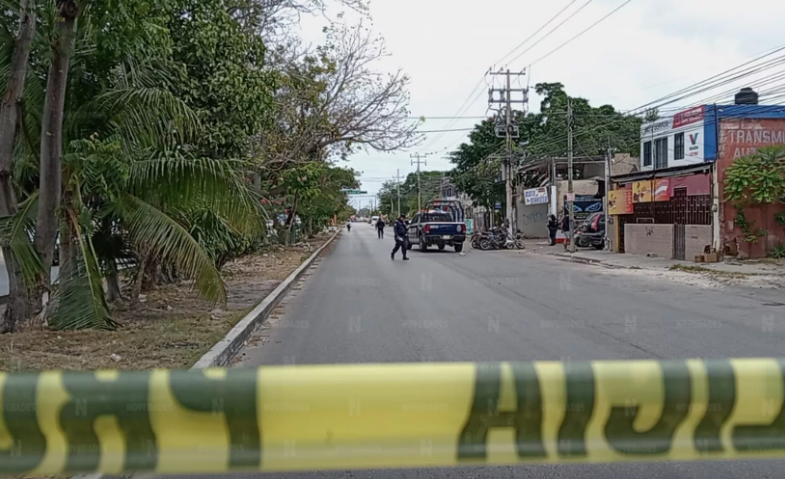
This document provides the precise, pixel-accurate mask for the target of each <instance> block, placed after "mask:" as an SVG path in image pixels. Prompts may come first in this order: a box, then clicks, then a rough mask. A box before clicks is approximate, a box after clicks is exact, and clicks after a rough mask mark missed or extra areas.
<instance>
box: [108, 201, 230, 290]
mask: <svg viewBox="0 0 785 479" xmlns="http://www.w3.org/2000/svg"><path fill="white" fill-rule="evenodd" d="M113 207H114V208H115V209H116V211H115V214H117V216H119V217H120V218H122V220H123V224H124V226H125V228H126V229H127V230H128V232H129V235H130V237H131V239H132V241H133V242H134V244H136V245H137V247H138V249H139V250H142V251H146V252H147V253H148V254H153V255H156V256H158V257H159V258H160V259H161V261H162V262H170V263H173V264H175V265H176V266H177V270H178V271H181V272H182V273H183V274H184V275H185V277H186V278H189V279H193V280H194V289H196V291H197V292H198V293H199V295H200V296H202V297H203V298H204V299H207V300H208V301H212V302H219V301H224V300H225V299H226V286H225V285H224V282H223V279H222V278H221V275H220V273H219V272H218V270H217V269H216V267H215V265H214V264H213V260H212V258H211V257H210V255H209V254H207V252H206V251H205V250H204V249H203V248H202V247H201V246H200V245H199V243H198V242H197V241H196V240H195V239H194V238H193V237H192V236H191V235H190V234H189V233H188V230H186V229H185V228H184V227H183V226H182V225H180V224H179V223H178V222H177V221H175V220H174V219H173V218H171V217H170V216H168V215H167V214H165V213H164V212H163V211H161V210H159V209H158V208H155V207H154V206H153V205H151V204H149V203H147V202H145V201H143V200H142V199H140V198H137V197H135V196H133V195H130V194H127V193H122V194H121V195H120V196H119V197H118V199H117V201H116V202H115V203H114V205H113Z"/></svg>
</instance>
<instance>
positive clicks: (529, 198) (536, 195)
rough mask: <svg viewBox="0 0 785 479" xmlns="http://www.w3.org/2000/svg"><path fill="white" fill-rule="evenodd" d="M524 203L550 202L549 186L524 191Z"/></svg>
mask: <svg viewBox="0 0 785 479" xmlns="http://www.w3.org/2000/svg"><path fill="white" fill-rule="evenodd" d="M523 201H524V204H526V205H527V206H528V205H541V204H545V203H548V189H547V188H532V189H529V190H524V191H523Z"/></svg>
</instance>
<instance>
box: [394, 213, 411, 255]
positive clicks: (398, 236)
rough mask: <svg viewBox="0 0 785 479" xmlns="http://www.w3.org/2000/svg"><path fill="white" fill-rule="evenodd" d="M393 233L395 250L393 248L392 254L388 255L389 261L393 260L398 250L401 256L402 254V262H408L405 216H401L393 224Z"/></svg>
mask: <svg viewBox="0 0 785 479" xmlns="http://www.w3.org/2000/svg"><path fill="white" fill-rule="evenodd" d="M393 233H394V234H395V248H393V250H392V253H390V259H392V260H395V253H397V252H398V250H401V254H403V260H404V261H409V258H407V257H406V251H407V246H408V245H407V244H406V243H407V240H406V215H404V214H401V216H400V217H399V218H398V220H397V221H396V222H395V225H394V226H393Z"/></svg>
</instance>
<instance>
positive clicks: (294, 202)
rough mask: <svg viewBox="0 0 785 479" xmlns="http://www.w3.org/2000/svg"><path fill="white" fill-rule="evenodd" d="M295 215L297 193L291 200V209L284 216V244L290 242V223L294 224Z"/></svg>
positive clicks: (287, 244)
mask: <svg viewBox="0 0 785 479" xmlns="http://www.w3.org/2000/svg"><path fill="white" fill-rule="evenodd" d="M296 216H297V194H295V195H294V200H293V201H292V211H291V212H289V217H288V218H286V243H284V244H285V245H286V246H289V244H290V243H291V242H292V225H293V224H294V221H295V218H296Z"/></svg>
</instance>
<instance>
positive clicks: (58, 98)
mask: <svg viewBox="0 0 785 479" xmlns="http://www.w3.org/2000/svg"><path fill="white" fill-rule="evenodd" d="M58 6H59V7H60V8H61V10H62V9H64V10H62V11H61V12H60V13H61V18H62V20H56V24H55V25H53V26H51V29H52V30H53V31H54V32H57V35H56V36H55V38H56V41H55V42H54V43H53V45H54V47H55V49H56V50H57V49H59V50H57V51H56V52H55V53H54V54H52V55H49V54H48V52H47V48H48V47H47V46H45V44H43V42H42V45H38V47H37V48H33V50H34V51H35V52H36V55H35V56H34V57H33V58H31V60H30V61H29V64H28V69H30V70H31V71H33V72H34V73H35V74H34V75H32V76H31V78H30V80H29V81H28V88H27V90H26V94H25V106H26V115H25V117H24V119H25V121H24V125H25V126H26V127H27V128H25V129H24V135H23V136H24V137H25V141H22V142H19V141H17V143H16V145H15V148H14V155H15V157H16V158H15V160H14V164H13V169H14V176H15V179H16V181H15V184H14V187H15V188H16V190H17V191H18V192H19V194H20V195H21V196H20V198H21V199H22V203H21V204H20V208H19V211H18V212H17V213H15V214H12V215H5V216H4V217H3V218H2V220H0V226H1V227H0V231H1V232H2V233H3V239H4V241H5V244H6V245H7V246H8V247H9V248H10V249H11V254H10V255H9V256H10V257H11V258H12V260H14V261H17V262H18V263H19V265H20V270H21V271H22V273H26V272H30V271H35V272H36V275H35V277H34V278H33V282H32V284H33V286H34V287H36V288H37V289H36V290H35V291H36V294H35V295H32V294H31V295H29V297H28V298H27V300H28V302H27V304H30V303H33V302H37V301H38V298H40V296H39V295H38V291H40V290H41V289H45V288H41V285H42V284H45V285H46V286H48V275H49V268H48V267H46V268H44V267H43V265H50V264H51V253H47V252H46V251H44V250H43V248H44V246H46V245H48V241H49V240H48V239H46V238H48V236H50V235H51V234H52V225H54V234H57V232H58V229H59V234H60V249H61V255H60V256H61V273H60V285H59V287H58V288H57V290H56V292H55V294H54V295H53V296H52V303H51V305H50V306H51V307H49V308H48V311H47V315H46V316H47V318H48V320H49V324H50V326H52V327H55V328H59V329H78V328H83V327H93V328H103V329H111V328H113V327H115V326H116V324H115V323H114V322H113V320H112V319H111V315H110V314H109V309H108V306H107V303H106V300H105V297H104V292H103V289H102V288H101V279H102V278H101V277H102V276H107V277H108V278H110V279H111V278H114V280H115V281H110V282H109V284H110V286H111V285H113V284H114V287H112V288H110V291H113V294H114V295H119V293H120V292H119V286H118V285H117V282H116V260H117V259H118V258H117V255H119V254H128V252H129V251H130V252H131V254H132V255H133V256H135V260H136V264H137V269H138V270H139V272H140V274H137V277H138V278H140V281H137V285H138V284H139V283H140V282H141V278H143V277H144V273H145V272H147V271H148V268H147V265H149V264H153V265H156V264H162V265H167V266H171V267H173V268H176V269H177V270H178V272H179V273H180V274H181V275H182V277H183V278H185V279H193V280H194V287H195V289H196V290H197V291H198V292H199V293H200V294H201V295H202V296H203V297H205V298H206V299H209V300H212V301H221V300H222V299H223V298H224V296H225V291H224V286H223V281H222V279H221V277H220V275H219V274H218V271H217V269H216V266H215V262H214V261H213V258H212V257H211V256H210V254H209V253H208V252H207V251H205V249H204V248H203V247H202V245H200V244H199V242H198V241H197V240H196V239H195V238H193V237H192V236H191V235H190V234H189V231H190V230H189V226H190V225H189V220H190V218H189V217H188V214H189V213H191V212H193V211H195V210H198V209H199V208H202V209H209V210H210V211H211V212H213V213H216V214H218V215H219V216H220V219H221V220H222V221H223V222H224V223H226V224H228V225H230V226H231V227H232V228H233V229H234V230H235V231H237V232H242V233H248V234H251V233H252V232H254V231H255V230H258V229H260V228H261V227H262V226H261V225H262V224H263V223H262V222H261V221H259V218H260V214H259V208H258V201H257V200H256V199H254V198H253V197H252V196H251V195H250V194H249V192H248V191H247V188H246V187H245V182H244V179H243V177H242V172H243V171H244V169H245V168H246V167H247V166H246V165H245V163H244V162H243V161H242V160H238V159H231V158H226V157H221V158H218V159H215V158H209V157H202V156H198V153H199V150H200V149H201V150H210V148H205V147H203V146H202V145H197V144H196V143H197V141H196V140H200V139H203V138H204V137H205V135H203V132H204V131H205V130H203V129H202V125H200V122H199V117H200V116H201V113H202V112H201V111H196V110H194V109H193V108H191V107H190V106H189V105H188V104H187V102H186V100H184V99H183V98H181V97H180V96H178V95H182V96H183V97H184V98H188V97H187V96H186V95H184V94H183V93H182V92H183V91H184V90H185V89H184V88H182V85H183V84H187V83H190V81H189V79H188V78H187V77H186V76H184V74H186V73H187V71H185V70H183V69H182V68H179V67H178V64H177V63H176V62H172V61H171V57H172V54H173V49H172V42H171V39H170V38H169V31H168V30H167V29H165V28H162V27H164V25H165V21H164V20H165V19H166V18H167V17H166V16H165V15H164V16H162V15H161V12H160V10H151V9H149V8H146V7H149V5H147V3H146V2H144V1H142V0H140V1H139V2H135V1H134V0H127V1H126V0H124V1H123V2H121V3H119V4H118V3H116V2H114V1H113V0H106V1H93V2H92V3H89V4H88V5H87V7H86V8H84V9H83V10H77V11H75V12H74V11H72V10H68V8H70V7H69V6H68V2H59V3H58ZM74 13H75V14H78V15H79V17H80V18H79V24H80V26H81V28H80V29H79V31H76V29H75V25H74V26H70V25H69V20H68V19H66V18H65V17H62V15H73V14H74ZM170 13H171V12H170ZM117 18H122V19H123V21H117ZM45 27H49V26H48V25H45ZM64 29H65V30H64ZM69 35H71V37H72V39H71V40H69V39H68V37H69ZM42 39H43V37H42ZM73 44H76V45H77V48H75V49H74V48H73V47H72V45H73ZM69 49H70V50H72V51H74V52H76V53H75V54H74V55H73V56H68V50H69ZM85 52H86V53H85ZM49 58H51V61H49ZM66 60H67V61H66ZM71 60H73V62H71ZM235 60H236V61H237V62H238V64H237V66H239V67H241V68H245V69H249V68H253V67H252V66H249V65H248V64H247V63H246V58H241V59H240V58H235ZM58 62H59V63H58ZM66 64H68V67H69V68H66V67H65V66H66ZM58 65H59V66H58ZM53 68H54V69H56V70H57V71H56V72H55V73H52V69H53ZM61 70H62V71H61ZM0 71H2V70H0ZM44 85H46V86H44ZM65 85H67V86H65ZM44 91H46V92H47V95H45V96H44V95H43V92H44ZM66 92H68V96H67V97H66V96H65V93H66ZM257 93H258V92H257ZM259 94H260V95H262V97H261V98H258V99H257V100H258V101H261V102H264V92H261V93H259ZM267 97H268V98H269V94H268V95H267ZM41 111H44V115H40V112H41ZM244 120H245V119H244V118H240V119H236V120H235V121H236V122H237V123H241V126H242V122H243V121H244ZM37 121H38V122H40V128H39V129H38V131H40V132H41V135H40V138H39V140H40V144H41V148H40V151H41V155H40V156H41V162H40V169H39V168H35V163H34V162H32V161H31V159H32V158H34V157H35V156H37V154H38V152H37V151H36V148H35V147H34V145H35V142H34V141H32V139H33V138H31V137H34V136H35V131H36V129H35V128H30V127H31V126H33V127H34V126H35V124H36V122H37ZM254 128H255V127H254ZM205 144H208V145H209V144H210V143H205ZM212 150H213V151H218V150H219V149H218V148H213V149H212ZM226 150H229V149H228V148H227V149H226ZM58 152H59V153H58ZM58 181H60V182H61V186H58V187H55V188H52V183H57V182H58ZM39 186H40V189H39ZM45 188H50V189H51V190H52V191H54V192H57V194H54V195H49V196H48V197H46V198H45V195H44V191H43V190H44V189H45ZM45 199H46V201H44V200H45ZM61 199H62V202H61V204H59V205H58V204H57V202H59V201H60V200H61ZM52 202H55V206H56V208H55V209H54V210H52V208H51V203H52ZM56 212H57V213H58V214H57V215H55V213H56ZM42 225H43V226H42ZM28 235H33V236H34V237H35V238H36V240H35V242H34V244H32V245H31V244H30V240H29V237H28ZM41 238H43V239H41ZM51 242H52V245H51V247H52V250H53V249H54V237H52V239H51ZM47 254H49V258H48V259H47V257H46V255H47ZM36 265H39V266H40V268H38V269H36V268H35V266H36ZM28 276H29V275H28ZM43 278H46V280H44V279H43ZM137 293H138V290H134V291H133V292H132V295H131V297H132V299H134V298H135V297H136V296H137ZM12 294H13V288H12ZM20 297H24V294H18V295H16V296H15V298H20ZM9 304H14V300H13V299H12V300H11V301H10V302H9ZM39 304H40V305H41V306H42V304H41V303H38V304H36V306H38V305H39ZM9 309H11V308H10V307H9ZM38 309H40V306H39V308H38ZM34 312H35V311H32V313H34ZM30 314H31V311H30V310H28V311H27V312H26V314H25V313H24V312H22V313H19V314H12V315H8V314H7V316H6V319H5V321H4V323H3V329H4V330H7V331H13V330H15V329H17V328H18V327H19V323H20V320H21V319H24V318H25V317H29V315H30Z"/></svg>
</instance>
